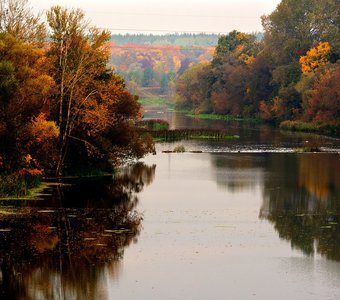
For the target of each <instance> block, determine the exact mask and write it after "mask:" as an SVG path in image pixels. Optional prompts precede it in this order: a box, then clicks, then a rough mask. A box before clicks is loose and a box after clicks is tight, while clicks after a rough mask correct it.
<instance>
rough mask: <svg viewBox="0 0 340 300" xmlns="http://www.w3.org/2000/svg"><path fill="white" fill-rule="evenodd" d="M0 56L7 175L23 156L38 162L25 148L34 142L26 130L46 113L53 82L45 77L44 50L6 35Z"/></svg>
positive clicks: (0, 146)
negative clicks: (35, 119) (28, 156)
mask: <svg viewBox="0 0 340 300" xmlns="http://www.w3.org/2000/svg"><path fill="white" fill-rule="evenodd" d="M0 57H1V59H0V87H1V89H0V156H3V157H4V160H5V162H6V165H7V166H3V167H6V168H7V171H8V172H10V171H13V170H18V169H20V168H21V167H22V166H23V164H24V163H25V161H24V160H25V159H24V157H26V155H30V156H32V157H33V159H35V160H36V161H38V157H36V156H35V155H34V153H32V152H31V149H30V147H29V144H32V143H33V142H34V141H33V140H32V132H30V130H28V128H29V126H30V124H31V122H32V120H33V119H34V118H35V117H38V116H39V114H41V113H42V112H48V110H49V106H50V101H49V100H50V96H51V93H52V91H53V87H54V81H53V79H52V78H51V77H50V76H49V75H48V74H47V70H48V67H47V66H48V62H47V61H46V58H45V56H44V50H43V49H41V48H37V47H36V46H34V45H32V44H28V43H25V42H22V41H20V40H18V39H16V38H15V37H13V36H12V35H11V34H9V33H0ZM43 131H44V130H43V129H42V132H43ZM37 164H38V163H37Z"/></svg>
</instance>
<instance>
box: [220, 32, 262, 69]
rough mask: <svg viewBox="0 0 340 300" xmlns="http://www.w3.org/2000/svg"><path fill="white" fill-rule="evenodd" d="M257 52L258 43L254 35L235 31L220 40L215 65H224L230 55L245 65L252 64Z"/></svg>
mask: <svg viewBox="0 0 340 300" xmlns="http://www.w3.org/2000/svg"><path fill="white" fill-rule="evenodd" d="M257 52H258V43H257V41H256V37H255V36H254V35H251V34H247V33H244V32H239V31H236V30H234V31H232V32H230V33H229V34H227V35H223V36H221V37H220V38H219V39H218V44H217V46H216V49H215V53H214V59H213V64H214V65H218V64H222V63H223V62H225V61H226V59H228V56H230V55H232V56H234V57H235V58H237V59H238V60H239V61H241V62H244V63H245V64H250V63H251V62H252V61H253V60H254V57H255V56H256V54H257Z"/></svg>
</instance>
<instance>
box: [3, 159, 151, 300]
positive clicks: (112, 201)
mask: <svg viewBox="0 0 340 300" xmlns="http://www.w3.org/2000/svg"><path fill="white" fill-rule="evenodd" d="M154 174H155V166H146V165H145V164H142V163H137V164H134V165H132V166H130V167H129V168H126V169H124V170H122V171H121V172H120V173H119V174H117V175H116V176H115V177H114V178H112V177H106V178H102V179H101V180H99V179H98V178H97V179H91V180H83V181H81V182H78V183H77V185H74V184H73V183H74V181H72V180H69V181H67V184H65V182H64V183H63V185H55V186H54V188H53V190H52V192H53V196H52V197H48V198H47V199H46V200H44V201H35V202H30V203H22V202H21V203H20V204H19V205H16V206H14V205H9V203H8V202H6V203H7V204H5V203H2V205H1V206H0V209H1V215H0V264H1V272H0V298H1V299H106V298H107V297H108V296H107V287H106V285H107V284H109V282H108V278H110V280H112V279H114V278H116V277H118V276H119V273H120V271H121V266H120V260H121V258H122V256H123V253H124V249H125V248H126V247H127V246H129V245H130V244H131V243H132V242H136V241H137V238H138V235H139V233H140V230H141V221H142V216H141V214H140V213H138V212H137V211H136V210H135V208H136V205H137V203H138V198H137V195H136V194H137V193H139V192H140V191H142V189H143V187H144V186H145V185H148V184H150V183H151V182H152V180H153V178H154ZM70 183H72V184H70ZM11 204H13V203H11Z"/></svg>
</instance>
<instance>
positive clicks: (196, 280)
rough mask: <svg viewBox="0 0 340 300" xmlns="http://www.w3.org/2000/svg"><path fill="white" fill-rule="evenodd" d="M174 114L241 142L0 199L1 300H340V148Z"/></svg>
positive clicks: (181, 121) (205, 145)
mask: <svg viewBox="0 0 340 300" xmlns="http://www.w3.org/2000/svg"><path fill="white" fill-rule="evenodd" d="M154 113H155V112H154ZM156 114H158V113H157V112H156ZM159 115H162V114H159ZM163 115H165V117H166V118H168V119H169V120H170V121H171V124H172V126H173V128H181V126H183V127H182V128H185V127H191V128H193V127H194V128H195V127H196V128H203V127H204V126H206V127H205V128H207V127H209V126H213V127H212V128H221V129H225V128H227V129H228V130H230V131H231V134H238V135H240V139H239V140H234V141H230V140H228V141H182V142H178V143H175V144H169V143H164V144H159V145H157V148H158V154H157V155H150V156H148V157H146V158H145V159H144V160H143V161H141V162H139V163H137V164H133V165H131V166H130V167H128V168H125V169H123V170H121V172H119V173H118V174H116V176H114V177H105V178H97V179H91V180H82V181H79V180H71V179H69V180H64V182H63V183H50V185H49V188H48V189H47V190H46V194H47V195H41V197H40V200H35V201H26V202H23V201H18V200H16V201H2V202H1V206H0V263H1V272H0V293H1V294H0V299H104V300H105V299H202V300H203V299H318V300H319V299H340V225H339V222H340V156H339V154H338V152H339V149H340V147H339V141H338V140H336V139H329V138H325V137H319V136H312V135H301V134H296V135H294V134H285V133H282V132H279V131H277V130H273V129H272V128H270V127H266V126H264V125H244V126H243V125H240V124H228V123H226V122H222V121H202V120H195V119H189V118H186V117H184V116H183V115H180V114H174V113H172V114H170V113H169V114H163ZM158 117H160V116H158ZM219 126H220V127H219ZM307 141H308V143H318V145H319V146H322V147H323V148H324V149H327V150H328V151H327V153H295V152H293V149H294V148H297V147H301V146H303V145H304V144H305V143H306V142H307ZM177 144H183V145H184V146H185V147H186V148H187V149H188V150H197V149H198V150H202V151H204V152H203V153H181V154H179V153H170V154H169V153H162V150H169V149H172V148H173V147H174V146H176V145H177ZM238 151H240V153H239V152H238Z"/></svg>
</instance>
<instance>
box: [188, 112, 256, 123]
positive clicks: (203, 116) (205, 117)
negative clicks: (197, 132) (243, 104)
mask: <svg viewBox="0 0 340 300" xmlns="http://www.w3.org/2000/svg"><path fill="white" fill-rule="evenodd" d="M186 116H188V117H190V118H198V119H202V120H225V121H242V122H249V123H261V122H262V121H261V119H258V118H242V117H235V116H230V115H219V114H192V113H188V114H186Z"/></svg>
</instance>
